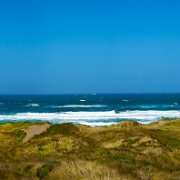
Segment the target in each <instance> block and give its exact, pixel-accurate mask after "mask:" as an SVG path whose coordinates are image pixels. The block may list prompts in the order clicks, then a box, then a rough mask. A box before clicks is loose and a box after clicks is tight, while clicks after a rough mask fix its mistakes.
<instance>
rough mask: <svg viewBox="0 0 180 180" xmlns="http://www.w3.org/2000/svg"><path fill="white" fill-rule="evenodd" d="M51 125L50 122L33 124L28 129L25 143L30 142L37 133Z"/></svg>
mask: <svg viewBox="0 0 180 180" xmlns="http://www.w3.org/2000/svg"><path fill="white" fill-rule="evenodd" d="M49 127H50V124H43V125H33V126H31V127H30V128H29V129H28V130H27V131H26V133H27V134H26V137H25V138H24V139H23V143H25V142H28V141H29V140H30V139H31V138H33V137H34V136H35V135H39V134H41V133H43V132H44V131H46V130H47V129H48V128H49Z"/></svg>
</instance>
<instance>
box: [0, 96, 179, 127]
mask: <svg viewBox="0 0 180 180" xmlns="http://www.w3.org/2000/svg"><path fill="white" fill-rule="evenodd" d="M162 118H180V94H97V95H96V94H81V95H1V96H0V123H4V122H22V121H23V122H24V121H37V122H39V121H42V122H50V123H54V124H59V123H65V122H69V123H74V124H83V125H89V126H104V125H111V124H116V123H118V122H120V121H123V120H127V119H129V120H133V121H137V122H139V123H143V124H147V123H151V122H154V121H158V120H160V119H162Z"/></svg>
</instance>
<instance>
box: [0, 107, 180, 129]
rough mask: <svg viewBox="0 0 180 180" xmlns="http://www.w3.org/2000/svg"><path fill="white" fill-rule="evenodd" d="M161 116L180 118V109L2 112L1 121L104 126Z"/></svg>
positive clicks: (148, 121)
mask: <svg viewBox="0 0 180 180" xmlns="http://www.w3.org/2000/svg"><path fill="white" fill-rule="evenodd" d="M161 118H180V110H177V111H176V110H173V111H154V110H148V111H123V112H115V111H105V112H88V111H86V112H62V113H30V112H28V113H17V114H2V115H0V121H11V122H13V121H33V120H36V121H48V122H51V123H57V124H58V123H63V122H72V123H76V124H86V125H91V126H98V125H99V126H103V125H111V124H114V123H117V122H119V121H121V120H124V119H131V120H134V121H137V122H139V123H150V122H153V121H157V120H159V119H161Z"/></svg>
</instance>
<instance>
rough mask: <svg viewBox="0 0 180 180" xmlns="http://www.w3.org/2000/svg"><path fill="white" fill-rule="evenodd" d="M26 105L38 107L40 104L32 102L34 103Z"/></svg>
mask: <svg viewBox="0 0 180 180" xmlns="http://www.w3.org/2000/svg"><path fill="white" fill-rule="evenodd" d="M25 106H26V107H38V106H39V104H36V103H32V104H27V105H25Z"/></svg>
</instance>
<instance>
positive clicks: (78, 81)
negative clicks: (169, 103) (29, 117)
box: [0, 0, 180, 94]
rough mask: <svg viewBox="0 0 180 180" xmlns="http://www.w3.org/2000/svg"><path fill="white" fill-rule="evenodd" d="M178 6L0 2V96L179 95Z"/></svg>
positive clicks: (167, 2) (80, 0) (162, 2)
mask: <svg viewBox="0 0 180 180" xmlns="http://www.w3.org/2000/svg"><path fill="white" fill-rule="evenodd" d="M179 9H180V1H179V0H146V1H144V0H126V1H124V0H123V1H121V0H104V1H102V0H96V1H95V0H87V1H84V0H76V1H74V0H66V1H61V0H59V1H58V0H57V1H55V0H43V1H42V0H38V1H37V0H29V1H28V0H27V1H24V0H16V1H14V0H6V1H3V0H0V94H54V93H55V94H61V93H143V92H151V93H155V92H158V93H159V92H176V93H177V92H180V23H179V22H180V11H179Z"/></svg>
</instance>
